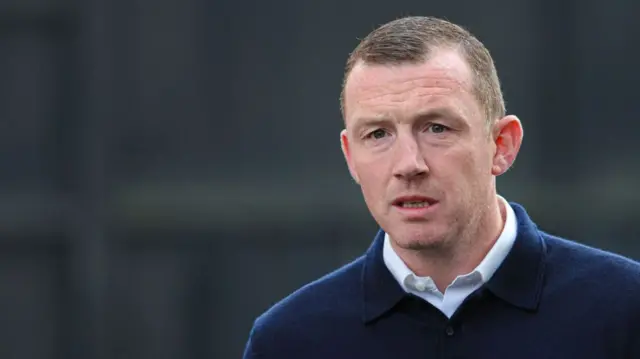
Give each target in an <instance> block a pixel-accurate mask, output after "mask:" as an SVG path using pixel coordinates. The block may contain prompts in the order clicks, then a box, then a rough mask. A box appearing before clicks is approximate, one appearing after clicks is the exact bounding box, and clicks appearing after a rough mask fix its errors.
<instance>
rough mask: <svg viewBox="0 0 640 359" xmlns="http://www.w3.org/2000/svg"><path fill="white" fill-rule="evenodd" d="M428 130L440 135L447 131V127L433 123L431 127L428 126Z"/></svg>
mask: <svg viewBox="0 0 640 359" xmlns="http://www.w3.org/2000/svg"><path fill="white" fill-rule="evenodd" d="M428 130H429V131H431V132H433V133H442V132H445V131H446V130H447V126H444V125H440V124H437V123H434V124H432V125H431V126H429V129H428Z"/></svg>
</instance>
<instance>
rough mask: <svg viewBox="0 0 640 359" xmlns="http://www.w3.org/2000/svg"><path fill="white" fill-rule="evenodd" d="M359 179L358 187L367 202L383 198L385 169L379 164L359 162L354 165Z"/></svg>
mask: <svg viewBox="0 0 640 359" xmlns="http://www.w3.org/2000/svg"><path fill="white" fill-rule="evenodd" d="M355 168H356V171H357V172H358V176H359V178H360V187H361V189H362V192H363V194H364V196H365V197H366V199H367V201H372V200H375V199H376V198H379V197H383V196H384V194H385V193H386V191H385V188H386V183H387V180H386V177H385V176H384V175H385V173H387V172H385V168H384V166H381V164H380V163H374V162H371V163H367V162H360V163H356V164H355Z"/></svg>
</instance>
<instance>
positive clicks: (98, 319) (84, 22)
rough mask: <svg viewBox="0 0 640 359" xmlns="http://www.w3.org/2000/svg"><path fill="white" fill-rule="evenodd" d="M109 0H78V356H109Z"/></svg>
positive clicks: (75, 257)
mask: <svg viewBox="0 0 640 359" xmlns="http://www.w3.org/2000/svg"><path fill="white" fill-rule="evenodd" d="M111 4H112V2H111V1H109V0H86V1H78V11H79V14H78V15H79V16H78V18H79V19H80V26H79V27H80V28H79V30H80V31H79V38H78V39H77V40H78V43H77V45H78V46H77V50H78V59H79V62H78V64H77V65H78V66H77V68H76V69H75V71H76V73H75V74H74V78H75V80H76V81H77V85H78V86H79V89H80V91H79V98H78V99H77V105H78V109H79V112H78V113H77V114H76V115H77V125H78V126H77V128H76V129H75V131H74V132H75V134H76V135H77V136H76V137H75V139H76V143H75V145H76V153H75V156H74V159H75V166H74V167H75V176H74V179H75V183H74V195H75V204H76V205H75V209H76V210H75V211H74V218H71V221H72V225H73V227H72V228H73V230H72V236H71V240H72V241H73V243H72V246H71V248H72V249H73V252H72V253H73V254H72V259H71V261H72V262H71V268H70V273H71V276H72V278H71V279H72V281H71V283H72V285H73V307H72V313H74V318H73V324H72V328H73V332H72V342H71V343H70V344H71V353H72V357H73V358H83V359H101V358H108V357H109V355H108V348H107V341H106V339H107V337H106V323H105V320H106V316H105V313H106V309H107V308H106V307H107V303H106V294H107V291H106V286H107V273H108V270H107V262H108V261H107V259H108V258H107V254H108V250H107V238H106V198H107V173H106V152H105V150H106V144H107V139H108V134H109V129H108V128H109V124H110V122H111V121H113V112H114V91H115V88H114V84H113V79H114V75H115V73H114V68H113V64H114V62H113V61H112V60H113V57H114V42H113V31H112V29H111V26H113V24H114V18H113V16H112V13H111V11H110V10H111V6H112V5H111Z"/></svg>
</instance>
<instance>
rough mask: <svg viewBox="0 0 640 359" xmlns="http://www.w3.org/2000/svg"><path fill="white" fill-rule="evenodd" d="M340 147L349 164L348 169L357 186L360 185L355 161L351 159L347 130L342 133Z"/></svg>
mask: <svg viewBox="0 0 640 359" xmlns="http://www.w3.org/2000/svg"><path fill="white" fill-rule="evenodd" d="M340 145H341V147H342V154H343V155H344V159H345V161H346V162H347V167H348V168H349V173H350V174H351V177H352V178H353V180H354V181H355V182H356V183H357V184H360V179H359V178H358V173H357V172H356V170H355V167H354V166H353V161H352V158H351V148H350V144H349V137H348V135H347V130H346V129H345V130H342V132H340Z"/></svg>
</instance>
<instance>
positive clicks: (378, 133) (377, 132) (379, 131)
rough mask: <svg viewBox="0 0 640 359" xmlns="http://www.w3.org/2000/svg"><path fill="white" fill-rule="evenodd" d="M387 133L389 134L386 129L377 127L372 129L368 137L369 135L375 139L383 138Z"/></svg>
mask: <svg viewBox="0 0 640 359" xmlns="http://www.w3.org/2000/svg"><path fill="white" fill-rule="evenodd" d="M386 135H387V131H385V130H383V129H381V128H379V129H377V130H374V131H371V132H370V133H369V134H368V135H367V137H369V138H373V139H376V140H379V139H381V138H383V137H384V136H386Z"/></svg>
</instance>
